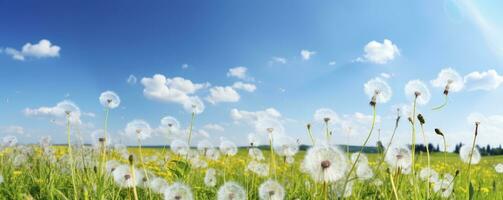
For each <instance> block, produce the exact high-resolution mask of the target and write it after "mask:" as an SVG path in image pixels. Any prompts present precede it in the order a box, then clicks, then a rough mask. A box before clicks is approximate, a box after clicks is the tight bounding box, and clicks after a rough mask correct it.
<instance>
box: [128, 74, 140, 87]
mask: <svg viewBox="0 0 503 200" xmlns="http://www.w3.org/2000/svg"><path fill="white" fill-rule="evenodd" d="M137 81H138V79H137V78H136V76H134V75H133V74H130V75H129V77H128V78H127V80H126V82H127V83H128V84H129V85H134V84H136V82H137Z"/></svg>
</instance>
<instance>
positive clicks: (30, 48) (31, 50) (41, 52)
mask: <svg viewBox="0 0 503 200" xmlns="http://www.w3.org/2000/svg"><path fill="white" fill-rule="evenodd" d="M60 50H61V47H59V46H57V45H54V44H52V43H51V42H50V41H49V40H46V39H42V40H40V41H39V42H38V43H37V44H31V43H29V42H28V43H26V44H25V45H24V46H23V47H22V49H21V51H18V50H16V49H14V48H5V50H4V51H5V53H6V54H8V55H11V56H12V58H13V59H15V60H25V59H26V58H27V57H34V58H49V57H58V56H59V51H60Z"/></svg>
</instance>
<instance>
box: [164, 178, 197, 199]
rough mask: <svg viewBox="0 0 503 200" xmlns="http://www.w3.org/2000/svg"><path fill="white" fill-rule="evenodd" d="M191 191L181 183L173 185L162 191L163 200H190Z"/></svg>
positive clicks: (191, 197)
mask: <svg viewBox="0 0 503 200" xmlns="http://www.w3.org/2000/svg"><path fill="white" fill-rule="evenodd" d="M192 199H194V197H193V196H192V191H191V189H190V187H189V186H187V185H185V184H183V183H179V182H177V183H173V185H171V186H169V187H168V188H166V189H165V190H164V200H192Z"/></svg>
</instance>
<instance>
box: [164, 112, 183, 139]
mask: <svg viewBox="0 0 503 200" xmlns="http://www.w3.org/2000/svg"><path fill="white" fill-rule="evenodd" d="M159 129H160V130H159V131H160V132H161V134H163V135H164V136H166V137H167V138H172V137H174V136H176V135H178V134H179V133H180V132H181V126H180V122H178V120H177V119H176V118H174V117H172V116H166V117H163V118H162V119H161V125H160V126H159Z"/></svg>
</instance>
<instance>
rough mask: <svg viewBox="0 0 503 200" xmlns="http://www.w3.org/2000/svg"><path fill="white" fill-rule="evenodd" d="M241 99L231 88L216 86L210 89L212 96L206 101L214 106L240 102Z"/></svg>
mask: <svg viewBox="0 0 503 200" xmlns="http://www.w3.org/2000/svg"><path fill="white" fill-rule="evenodd" d="M240 98H241V97H240V96H239V94H238V92H236V90H234V89H233V88H232V87H230V86H225V87H222V86H216V87H212V88H210V95H209V96H207V97H206V100H207V101H208V102H210V103H212V104H216V103H219V102H238V101H239V99H240Z"/></svg>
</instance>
